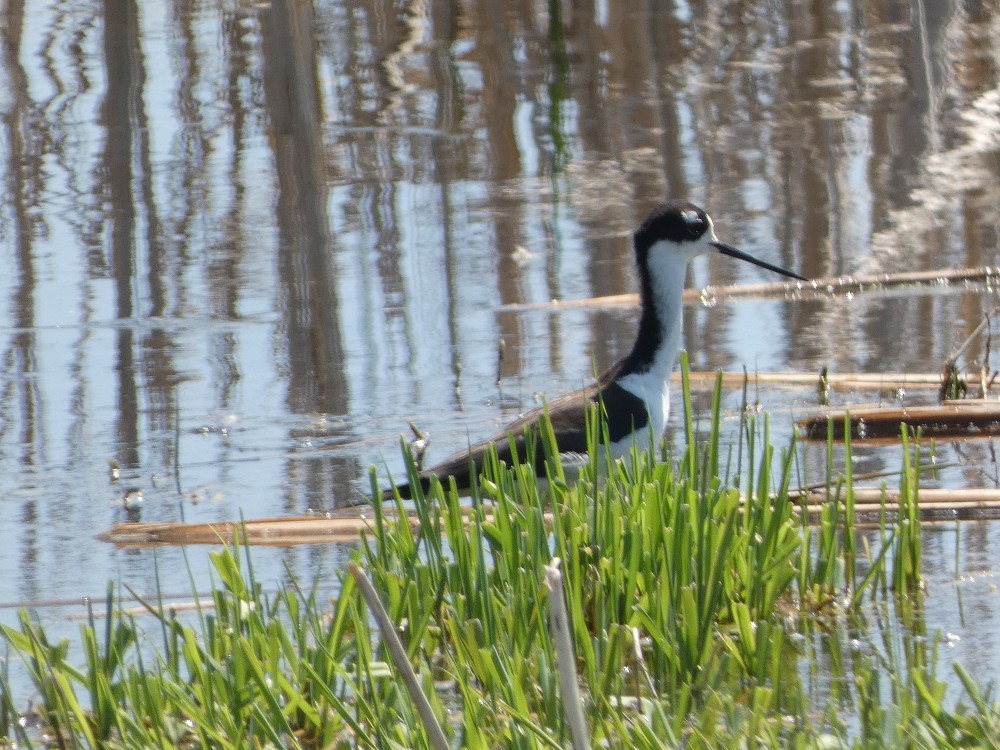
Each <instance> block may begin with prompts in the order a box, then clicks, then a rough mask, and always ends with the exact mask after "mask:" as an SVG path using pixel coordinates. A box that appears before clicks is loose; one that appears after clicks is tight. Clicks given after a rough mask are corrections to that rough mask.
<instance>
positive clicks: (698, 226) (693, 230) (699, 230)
mask: <svg viewBox="0 0 1000 750" xmlns="http://www.w3.org/2000/svg"><path fill="white" fill-rule="evenodd" d="M681 218H682V219H684V224H685V225H686V227H687V231H688V234H689V235H690V236H691V237H692V238H693V239H697V238H698V237H701V235H703V234H704V233H705V220H704V219H703V218H701V216H700V215H699V214H698V212H697V211H681Z"/></svg>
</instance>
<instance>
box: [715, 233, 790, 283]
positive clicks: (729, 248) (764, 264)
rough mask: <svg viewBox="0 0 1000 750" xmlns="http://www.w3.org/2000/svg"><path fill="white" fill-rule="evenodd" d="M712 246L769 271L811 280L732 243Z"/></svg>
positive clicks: (719, 243)
mask: <svg viewBox="0 0 1000 750" xmlns="http://www.w3.org/2000/svg"><path fill="white" fill-rule="evenodd" d="M712 247H714V248H715V249H716V250H718V251H719V252H720V253H722V254H723V255H728V256H729V257H730V258H738V259H739V260H745V261H746V262H747V263H753V264H754V265H755V266H760V267H761V268H766V269H767V270H768V271H774V272H775V273H780V274H781V275H782V276H788V277H790V278H793V279H798V280H799V281H809V279H807V278H806V277H805V276H799V275H798V274H797V273H795V272H793V271H786V270H785V269H784V268H779V267H778V266H772V265H771V264H770V263H768V262H767V261H763V260H757V259H756V258H755V257H753V256H752V255H747V254H746V253H745V252H743V251H742V250H737V249H736V248H735V247H733V246H732V245H727V244H726V243H724V242H713V243H712Z"/></svg>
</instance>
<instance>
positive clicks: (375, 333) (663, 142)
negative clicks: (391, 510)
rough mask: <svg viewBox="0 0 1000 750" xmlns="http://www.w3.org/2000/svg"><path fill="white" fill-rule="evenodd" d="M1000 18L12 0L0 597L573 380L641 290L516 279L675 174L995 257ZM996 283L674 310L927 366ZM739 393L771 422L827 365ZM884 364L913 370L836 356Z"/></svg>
mask: <svg viewBox="0 0 1000 750" xmlns="http://www.w3.org/2000/svg"><path fill="white" fill-rule="evenodd" d="M998 24H1000V13H997V9H996V7H995V3H991V2H966V3H957V2H936V3H929V2H918V3H915V4H911V3H904V2H887V3H875V2H865V1H862V0H858V1H857V2H838V3H820V4H811V5H810V4H801V3H792V4H787V5H782V4H753V3H741V2H722V3H694V4H685V3H662V4H656V3H650V4H640V3H620V4H618V3H601V2H598V3H594V4H591V5H586V4H571V3H539V2H522V3H514V4H511V3H499V2H497V3H490V2H485V3H471V2H437V1H435V2H429V3H405V2H396V3H392V4H386V3H384V2H346V1H345V2H333V1H329V2H327V1H324V0H316V1H315V2H313V3H307V2H281V1H279V0H276V1H275V2H273V3H270V4H266V3H259V4H252V3H232V2H213V1H212V0H206V2H202V3H197V4H190V3H181V2H169V1H168V0H160V1H159V2H142V3H139V2H134V0H107V1H106V2H103V3H99V2H86V1H83V0H78V1H77V0H59V1H58V2H57V1H55V0H53V1H52V2H47V3H46V2H32V3H31V4H30V8H29V6H28V5H27V4H26V3H24V2H23V1H22V2H18V1H17V0H14V1H13V2H10V3H8V4H7V5H6V6H5V10H4V14H3V24H2V31H0V71H2V74H3V77H4V80H5V82H6V84H5V86H4V87H3V91H4V92H5V93H4V95H3V96H2V97H0V115H2V119H0V173H2V179H3V184H4V189H3V191H2V194H0V253H2V260H3V264H4V268H5V269H6V273H3V274H0V528H2V530H3V531H2V533H3V544H2V545H0V569H2V570H4V571H5V574H4V575H3V576H0V603H2V604H16V603H21V602H40V601H51V600H60V601H66V602H70V603H73V604H72V606H67V607H58V606H56V607H41V608H39V609H37V611H38V612H39V615H40V616H41V617H43V618H46V619H47V620H48V621H49V622H51V623H53V627H55V628H56V629H57V630H58V629H63V630H65V631H67V632H73V631H74V630H75V625H73V624H71V622H70V621H69V620H67V619H66V618H67V617H68V616H69V615H68V614H67V612H68V611H74V612H78V611H79V610H80V605H79V604H78V603H79V602H80V601H81V599H82V597H84V596H100V595H103V593H104V591H105V585H106V581H107V580H108V579H109V578H111V579H115V580H118V581H122V582H125V583H128V584H129V585H131V586H133V587H134V588H135V589H136V590H138V591H140V592H142V593H150V592H151V591H153V590H155V587H156V586H157V576H158V577H159V585H160V586H162V587H163V589H164V590H165V591H166V592H168V593H172V592H185V591H189V589H190V584H189V579H188V572H187V569H186V567H185V564H184V558H183V557H182V552H181V551H178V550H158V551H155V552H154V551H150V550H138V551H137V550H118V549H114V548H112V547H109V546H107V545H105V544H102V543H101V542H99V541H97V540H96V539H95V536H96V535H97V534H99V533H100V532H102V531H105V530H107V529H108V528H109V527H110V526H111V525H112V524H114V523H118V522H122V521H125V520H129V519H135V518H141V519H142V520H146V521H159V520H180V519H184V520H188V521H209V520H218V519H233V518H239V517H240V516H242V517H245V518H261V517H268V516H276V515H283V514H291V515H298V514H303V513H309V512H313V513H324V512H327V511H329V510H331V509H333V508H335V507H337V506H338V505H339V504H342V503H343V502H345V501H346V499H348V498H349V497H351V496H352V493H355V492H357V490H358V488H359V487H361V488H364V487H366V486H367V469H368V466H369V465H370V464H372V463H375V464H376V465H377V466H378V467H379V470H380V472H381V474H382V476H383V477H384V476H385V473H386V471H399V469H400V466H401V464H400V460H399V457H398V448H397V444H398V439H399V435H400V434H402V433H405V432H407V431H408V428H407V422H409V421H412V422H414V423H415V424H416V425H417V426H419V427H420V428H421V429H422V430H424V431H425V432H427V433H428V434H429V435H430V436H431V440H432V442H431V447H430V449H429V452H428V460H429V461H433V460H434V459H435V458H441V457H443V456H445V455H447V454H449V453H451V452H452V451H453V450H454V449H456V448H459V447H461V446H463V445H464V444H466V442H467V441H468V440H469V439H477V438H479V437H482V436H484V435H486V434H488V433H490V432H492V431H493V430H494V429H495V428H496V427H497V426H499V425H500V424H502V423H503V422H504V421H505V420H507V419H510V418H512V417H513V416H515V415H516V414H518V413H519V412H520V411H523V410H525V409H527V408H530V407H532V406H534V405H535V404H536V403H537V400H538V396H539V394H542V393H547V394H549V395H554V394H557V393H559V392H561V391H563V390H566V389H569V388H573V387H577V386H579V385H581V384H583V383H584V382H586V380H587V379H588V378H589V377H590V376H591V375H592V373H593V371H594V368H595V366H596V367H598V368H602V367H604V366H606V365H607V364H609V363H611V362H613V361H614V360H615V359H616V358H617V357H620V356H623V355H624V354H625V353H627V350H628V348H629V346H630V344H631V336H632V334H633V331H634V326H635V311H634V310H631V309H586V308H583V309H580V308H574V309H570V310H566V311H551V310H522V311H514V310H511V309H510V308H509V307H505V306H509V305H513V304H517V303H537V302H546V301H549V300H554V299H555V300H573V299H583V298H589V297H594V296H600V295H611V294H620V293H624V292H630V291H634V290H635V276H634V270H633V267H632V256H631V246H630V233H631V231H632V230H633V229H634V228H635V227H636V226H637V225H638V223H639V222H641V220H642V219H643V218H644V217H645V215H646V214H647V213H648V212H649V210H650V209H651V208H652V207H653V206H654V205H656V203H657V202H659V201H660V200H663V199H664V198H666V197H683V198H689V199H691V200H694V201H696V202H698V203H700V204H702V205H704V206H705V207H706V208H708V210H709V211H710V212H711V213H712V214H713V216H714V217H715V221H716V226H717V230H718V232H719V235H720V238H721V239H722V240H723V241H726V242H730V243H732V244H735V245H737V246H739V247H740V248H741V249H743V250H746V251H748V252H750V253H753V254H755V255H757V256H759V257H761V258H764V259H766V260H768V261H770V262H772V263H777V264H780V265H782V266H785V267H788V268H792V269H795V270H797V271H799V272H801V273H803V274H805V275H808V276H810V277H825V276H831V275H839V274H846V273H861V272H865V273H871V272H892V271H913V270H933V269H939V268H960V267H967V266H969V267H976V266H983V265H995V264H996V263H997V248H998V243H1000V233H998V224H1000V222H998V211H1000V209H998V206H1000V181H998V175H997V170H996V164H997V154H998V144H1000V87H998V76H997V71H998V62H1000V61H998V51H997V48H996V45H995V44H994V43H993V40H994V39H996V38H997V36H998V33H1000V28H998ZM769 280H772V279H771V277H770V275H769V274H767V272H765V271H763V270H761V269H757V268H754V267H750V266H745V265H737V264H734V263H733V262H727V259H724V258H712V259H708V260H700V261H699V262H697V263H696V264H695V267H694V268H693V270H692V272H691V279H690V281H691V284H692V285H695V286H699V287H701V286H705V285H708V284H714V285H721V284H730V283H752V282H759V281H769ZM996 304H997V300H996V292H995V290H994V289H991V288H987V287H976V286H973V287H968V286H966V285H962V284H956V285H952V286H950V287H934V288H931V289H924V290H916V291H911V292H906V293H899V292H892V293H889V292H886V293H879V292H871V293H865V294H863V295H857V296H854V297H848V296H837V297H829V298H824V297H820V298H809V299H793V298H787V299H786V298H783V297H779V298H768V299H756V300H749V301H741V302H732V303H727V302H719V303H718V304H715V305H712V306H699V307H692V308H689V309H688V311H687V316H686V319H685V321H684V336H685V344H686V347H687V348H688V350H689V352H690V356H691V362H692V367H693V368H694V369H705V370H711V369H715V368H722V369H726V370H739V369H741V368H742V367H746V368H748V369H749V370H751V371H753V370H760V371H781V370H792V371H796V372H815V373H818V372H819V370H820V368H822V367H828V368H829V369H830V371H831V372H885V371H892V372H936V371H938V370H939V369H940V367H941V364H942V362H943V361H944V359H945V358H946V357H947V356H948V355H949V354H950V353H952V352H954V351H955V350H956V349H957V348H958V346H959V345H960V344H961V343H962V341H963V340H964V339H965V338H966V337H967V336H968V335H969V333H970V332H971V331H972V330H973V329H974V328H975V327H976V326H977V325H978V324H979V322H980V320H981V318H982V316H983V314H984V313H985V312H988V311H990V310H992V309H993V308H994V306H995V305H996ZM501 341H502V342H503V346H502V350H503V355H502V357H501V355H500V351H501V343H500V342H501ZM985 355H986V349H985V346H984V344H983V340H982V339H980V340H979V341H977V342H976V343H975V344H974V345H973V346H972V347H971V348H970V349H969V352H968V354H967V355H966V361H967V363H968V364H969V365H970V366H972V367H973V368H975V367H979V366H981V365H982V363H983V360H984V358H985ZM994 360H995V357H994ZM498 381H499V382H498ZM754 395H755V397H756V398H757V399H758V400H759V401H760V402H761V404H762V405H763V406H764V408H766V409H767V410H768V411H770V412H771V414H772V434H773V436H774V438H775V440H776V441H777V442H778V443H781V444H784V443H785V442H787V439H788V436H789V435H790V433H791V420H792V417H793V416H796V415H798V414H800V413H801V412H802V411H803V410H804V409H806V408H807V407H809V406H811V405H814V404H815V402H816V401H815V399H816V397H815V393H814V392H813V391H812V390H811V389H797V390H796V389H779V388H770V389H766V390H760V391H759V392H757V393H755V394H754ZM900 397H901V398H902V399H903V400H904V402H906V403H919V402H921V401H924V400H927V399H933V398H934V393H933V392H916V391H914V392H911V393H905V394H898V393H895V392H886V393H880V392H875V393H850V394H843V393H834V395H833V398H834V402H835V403H845V402H846V401H848V400H849V399H863V400H872V401H886V400H890V401H892V400H896V399H898V398H900ZM696 403H697V405H698V408H699V409H700V410H701V411H702V412H703V411H704V410H705V409H706V408H707V403H708V401H707V397H706V396H704V395H699V396H698V397H697V399H696ZM739 405H740V396H739V394H737V393H733V394H731V395H730V396H728V397H727V408H728V412H727V413H728V415H729V417H728V419H729V424H730V425H733V426H734V425H735V423H736V420H737V412H738V408H739ZM733 429H735V427H733ZM804 451H805V452H806V454H808V455H807V464H808V465H809V466H813V467H816V469H817V470H818V469H819V468H821V467H822V465H823V458H822V448H818V447H809V448H805V449H804ZM898 455H899V451H898V449H896V448H885V447H879V448H867V447H859V448H858V449H857V457H856V464H857V469H856V470H858V471H862V470H864V471H873V470H878V469H883V468H892V467H894V466H896V465H897V464H898ZM938 456H939V458H940V459H941V460H942V462H948V463H950V464H952V468H949V469H946V470H944V471H943V472H941V474H940V475H939V476H938V477H936V478H935V479H933V480H930V483H931V484H933V485H936V486H942V487H961V486H973V487H983V486H985V487H996V486H998V484H1000V479H998V469H997V462H996V456H995V450H994V445H993V443H992V441H973V442H964V443H959V444H948V445H944V446H941V447H940V448H939V450H938ZM109 461H112V462H114V465H115V466H117V467H118V469H119V476H118V478H117V479H113V478H112V472H111V469H110V465H109ZM137 491H141V492H142V497H143V500H142V502H141V503H140V504H138V505H137V506H133V507H126V504H125V503H124V501H123V499H124V498H125V496H126V495H129V496H130V497H135V493H136V492H137ZM956 528H957V527H944V528H940V529H936V530H932V531H929V532H928V544H927V552H926V555H927V572H928V577H929V581H930V584H929V585H930V588H931V591H932V594H933V597H934V598H933V599H932V603H935V602H939V603H940V605H941V606H940V609H938V608H937V607H935V608H934V610H935V611H934V613H933V616H935V617H938V618H940V619H939V621H938V622H936V623H932V624H933V625H935V626H940V627H943V628H945V629H947V630H948V632H951V633H953V634H955V635H956V636H957V640H955V641H952V642H950V643H951V647H953V649H954V651H955V652H956V655H957V656H958V657H959V658H961V657H962V656H965V657H967V658H965V659H964V661H965V662H966V663H967V664H968V665H969V666H970V667H971V668H973V669H974V670H977V674H978V675H979V676H985V677H992V676H993V675H995V674H997V673H998V670H997V665H998V660H1000V657H998V655H997V651H996V649H995V648H994V647H993V645H992V640H990V639H986V642H983V638H984V637H985V636H984V634H988V633H991V632H993V630H994V628H993V625H992V621H993V619H994V618H995V617H996V614H997V611H998V610H997V604H996V597H995V593H994V592H995V586H994V584H993V583H992V580H993V576H994V573H993V570H994V566H993V564H992V560H994V559H996V555H997V547H995V546H994V545H998V544H1000V537H998V534H997V531H996V527H995V526H993V525H989V524H968V525H966V526H964V527H962V531H961V533H960V534H959V533H958V531H957V530H956ZM346 555H347V551H346V550H344V549H343V548H337V547H333V546H330V547H311V548H304V549H294V550H269V551H261V552H260V555H259V562H258V575H259V576H260V577H261V578H262V579H263V580H265V581H272V582H277V581H280V580H283V579H284V578H285V577H286V576H287V575H288V573H287V571H291V572H293V573H295V574H296V575H301V576H303V577H305V578H307V579H308V578H311V576H312V575H314V574H320V575H323V576H326V577H328V578H329V579H330V580H331V581H332V580H333V579H334V578H335V576H336V574H337V573H338V572H339V571H340V570H341V569H342V565H343V561H344V559H345V557H346ZM188 560H189V562H190V567H191V570H192V575H193V576H194V579H195V581H196V583H197V585H199V586H202V587H207V585H208V573H207V563H206V560H205V553H204V550H194V551H191V552H189V553H188ZM956 560H957V563H956ZM285 566H287V568H286V567H285ZM956 596H961V603H962V604H963V606H960V607H955V606H953V603H954V599H953V597H956ZM13 616H14V615H13V610H12V609H3V610H0V618H2V619H3V620H4V621H8V622H9V621H10V620H11V619H12V618H13Z"/></svg>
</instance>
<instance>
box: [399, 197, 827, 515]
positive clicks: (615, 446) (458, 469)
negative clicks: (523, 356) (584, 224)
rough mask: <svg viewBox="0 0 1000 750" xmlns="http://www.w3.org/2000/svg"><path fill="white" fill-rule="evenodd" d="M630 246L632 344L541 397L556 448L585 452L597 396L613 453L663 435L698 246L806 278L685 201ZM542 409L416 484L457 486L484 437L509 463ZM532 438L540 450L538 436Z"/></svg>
mask: <svg viewBox="0 0 1000 750" xmlns="http://www.w3.org/2000/svg"><path fill="white" fill-rule="evenodd" d="M634 245H635V255H636V262H637V264H638V267H639V278H640V300H641V304H642V315H641V317H640V319H639V333H638V335H637V336H636V339H635V345H634V346H633V347H632V351H631V352H630V353H629V355H628V356H627V357H625V359H623V360H621V361H620V362H618V363H617V364H615V365H614V366H612V367H611V368H610V369H608V370H607V371H606V372H605V373H604V374H603V375H601V376H600V377H599V378H598V380H597V382H596V383H595V384H594V385H592V386H590V387H589V388H584V389H582V390H579V391H575V392H573V393H568V394H566V395H564V396H561V397H559V398H557V399H555V400H553V401H549V402H548V404H547V408H548V412H549V418H550V420H551V422H552V428H553V431H554V433H555V436H556V444H557V446H558V447H559V451H560V453H574V454H585V453H586V451H587V434H586V414H587V410H588V408H589V407H590V405H591V404H593V403H594V402H596V401H598V400H600V401H601V402H602V403H603V404H604V409H605V411H606V413H607V427H608V437H609V438H610V441H611V446H610V447H611V455H612V457H614V458H618V457H620V456H623V455H625V454H626V453H628V452H629V451H630V450H631V447H632V445H633V441H634V440H635V439H636V436H638V443H636V445H637V446H638V447H639V448H644V447H646V446H648V445H649V437H650V434H652V436H653V437H654V438H655V439H657V440H658V439H659V438H660V436H661V435H662V434H663V430H664V427H665V426H666V424H667V416H668V414H669V413H670V373H671V371H672V370H673V369H674V362H675V361H676V359H677V351H678V349H679V348H680V343H681V307H682V304H683V302H682V294H683V291H684V280H685V277H686V275H687V266H688V262H689V261H691V260H692V259H694V258H695V257H697V256H699V255H702V254H703V253H707V252H717V253H722V254H723V255H728V256H730V257H733V258H739V259H740V260H745V261H748V262H750V263H753V264H755V265H758V266H761V267H762V268H766V269H768V270H769V271H774V272H776V273H780V274H783V275H784V276H790V277H791V278H793V279H799V280H801V281H807V279H806V278H805V277H804V276H800V275H799V274H797V273H793V272H792V271H786V270H785V269H783V268H779V267H778V266H774V265H771V264H770V263H766V262H764V261H762V260H758V259H756V258H754V257H752V256H750V255H747V254H746V253H743V252H741V251H739V250H737V249H736V248H735V247H732V246H731V245H726V244H724V243H722V242H719V239H718V238H717V237H716V236H715V228H714V226H713V224H712V219H711V217H709V215H708V214H706V213H705V212H704V211H703V210H702V209H700V208H699V207H698V206H695V205H693V204H691V203H687V202H672V203H661V204H660V205H659V206H657V207H656V209H655V210H654V211H653V212H652V213H651V214H650V215H649V218H647V219H646V221H644V222H643V223H642V226H640V227H639V229H638V230H637V231H636V233H635V236H634ZM542 413H543V407H540V408H537V409H533V410H532V411H530V412H528V413H527V414H525V415H524V416H522V417H521V418H520V419H518V420H516V421H515V422H512V423H511V424H509V425H507V427H505V428H504V429H503V431H502V432H499V433H497V434H495V435H493V436H492V437H490V438H489V439H487V440H485V441H483V442H481V443H477V444H475V445H472V446H470V447H469V448H467V449H466V450H463V451H461V452H459V453H456V454H455V455H453V456H451V457H450V458H447V459H445V460H444V461H442V462H441V463H439V464H437V465H436V466H433V467H431V468H429V469H426V470H424V471H422V472H421V474H420V477H421V483H423V484H425V486H426V485H427V484H429V482H430V480H431V478H432V477H437V478H439V479H440V480H442V481H444V480H445V479H446V478H447V477H449V476H451V477H454V478H455V480H456V482H457V483H458V485H459V487H468V486H469V483H470V475H469V472H470V470H471V469H473V468H474V470H475V471H480V470H481V469H482V462H483V458H484V456H485V454H486V451H487V449H488V447H489V445H490V444H491V443H492V444H494V445H496V448H497V453H498V455H499V457H500V459H501V460H503V461H505V462H506V463H507V464H508V465H509V464H510V462H511V449H510V440H509V439H508V436H510V437H511V438H513V440H514V444H515V446H516V447H517V450H518V451H519V452H520V455H521V458H522V460H523V459H524V458H525V457H524V446H525V437H524V433H525V430H526V428H527V429H528V431H529V432H530V431H536V432H535V434H536V435H537V429H538V422H539V419H540V418H541V416H542ZM535 442H536V444H537V449H538V452H539V453H541V450H542V447H541V440H536V441H535ZM535 466H536V467H537V468H538V470H539V471H540V472H544V461H543V460H542V456H541V455H539V456H536V457H535ZM399 490H400V492H401V494H402V495H403V496H404V497H407V496H408V495H409V494H410V488H409V486H408V485H405V484H404V485H401V486H400V487H399Z"/></svg>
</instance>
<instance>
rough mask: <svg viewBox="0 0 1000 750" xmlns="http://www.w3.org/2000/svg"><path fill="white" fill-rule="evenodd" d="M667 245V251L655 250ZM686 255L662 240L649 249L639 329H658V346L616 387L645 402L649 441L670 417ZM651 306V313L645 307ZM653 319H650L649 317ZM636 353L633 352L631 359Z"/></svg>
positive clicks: (678, 345)
mask: <svg viewBox="0 0 1000 750" xmlns="http://www.w3.org/2000/svg"><path fill="white" fill-rule="evenodd" d="M660 244H669V245H671V247H668V248H665V247H658V245H660ZM687 265H688V255H687V253H684V252H681V251H680V249H679V248H677V247H676V245H675V243H672V242H671V243H667V241H666V240H661V241H660V242H658V243H656V244H655V245H653V247H651V248H650V250H649V254H648V255H647V263H646V272H647V273H648V274H649V297H650V298H649V299H643V301H642V302H643V306H644V310H643V318H644V320H643V321H642V323H641V325H656V326H658V327H659V331H660V336H659V345H658V346H657V347H656V349H655V350H654V351H653V352H648V353H646V354H647V357H648V359H646V363H645V366H644V367H642V368H640V369H637V370H635V371H633V372H630V373H628V374H627V375H625V376H624V377H622V378H620V379H619V380H618V384H619V385H620V386H621V387H622V388H624V389H625V390H627V391H629V392H630V393H632V394H634V395H635V396H638V397H639V398H641V399H643V401H645V402H646V408H647V409H648V410H649V417H650V427H651V429H652V431H653V437H654V438H655V439H656V440H659V439H660V436H661V435H662V434H663V430H664V428H665V427H666V424H667V418H668V417H669V415H670V375H671V373H672V372H673V369H674V364H675V363H676V361H677V351H678V350H679V349H680V345H681V317H682V308H683V293H684V281H685V277H686V276H687ZM649 306H651V310H646V309H645V308H646V307H649ZM650 312H652V313H653V315H652V316H650V315H649V313H650ZM636 353H637V352H633V355H634V354H636Z"/></svg>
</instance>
